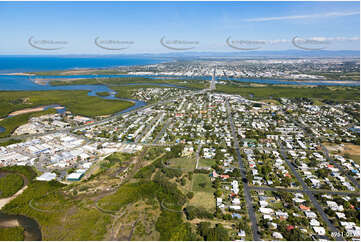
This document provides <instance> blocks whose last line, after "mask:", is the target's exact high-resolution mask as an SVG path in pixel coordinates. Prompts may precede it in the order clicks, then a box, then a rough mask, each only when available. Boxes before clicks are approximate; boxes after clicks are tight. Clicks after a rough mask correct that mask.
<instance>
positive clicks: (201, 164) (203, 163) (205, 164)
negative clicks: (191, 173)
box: [198, 159, 216, 168]
mask: <svg viewBox="0 0 361 242" xmlns="http://www.w3.org/2000/svg"><path fill="white" fill-rule="evenodd" d="M215 164H216V161H215V160H212V159H200V160H199V164H198V166H199V167H209V168H211V167H212V166H213V165H215Z"/></svg>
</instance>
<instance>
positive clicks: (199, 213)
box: [185, 206, 214, 220]
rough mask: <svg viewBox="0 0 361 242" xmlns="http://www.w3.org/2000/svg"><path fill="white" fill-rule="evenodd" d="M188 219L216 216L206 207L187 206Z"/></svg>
mask: <svg viewBox="0 0 361 242" xmlns="http://www.w3.org/2000/svg"><path fill="white" fill-rule="evenodd" d="M185 214H186V216H187V219H189V220H192V219H195V218H208V219H212V218H213V217H214V216H213V214H212V213H210V212H208V211H207V210H206V209H204V208H197V207H194V206H187V207H186V208H185Z"/></svg>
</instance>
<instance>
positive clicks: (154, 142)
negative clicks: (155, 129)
mask: <svg viewBox="0 0 361 242" xmlns="http://www.w3.org/2000/svg"><path fill="white" fill-rule="evenodd" d="M171 122H172V118H169V119H168V120H167V121H166V123H165V124H164V125H163V128H162V130H161V131H160V132H159V134H158V135H157V137H155V139H154V141H153V144H156V143H158V141H159V140H160V138H162V137H163V134H164V132H165V131H166V129H167V128H168V126H169V124H170V123H171Z"/></svg>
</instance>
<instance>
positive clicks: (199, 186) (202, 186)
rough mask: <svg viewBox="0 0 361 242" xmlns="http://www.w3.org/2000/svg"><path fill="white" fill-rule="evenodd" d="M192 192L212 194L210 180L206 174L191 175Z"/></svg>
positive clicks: (212, 189)
mask: <svg viewBox="0 0 361 242" xmlns="http://www.w3.org/2000/svg"><path fill="white" fill-rule="evenodd" d="M192 191H193V192H209V193H213V192H214V188H213V187H212V183H211V180H210V179H209V176H208V175H207V174H193V187H192Z"/></svg>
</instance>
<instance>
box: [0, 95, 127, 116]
mask: <svg viewBox="0 0 361 242" xmlns="http://www.w3.org/2000/svg"><path fill="white" fill-rule="evenodd" d="M50 104H59V105H62V106H65V107H66V108H67V110H69V111H71V112H72V113H74V114H79V115H84V116H88V117H96V116H101V115H109V114H113V113H116V112H119V111H121V110H124V109H126V108H128V107H130V106H132V105H133V103H131V102H126V101H120V100H106V99H102V98H100V97H96V96H88V92H87V91H75V90H70V91H0V117H5V116H7V115H8V114H9V113H10V112H13V111H16V110H20V109H24V108H30V107H38V106H42V105H50Z"/></svg>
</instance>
